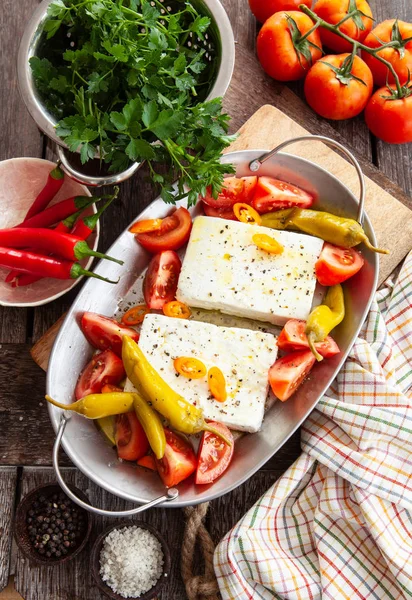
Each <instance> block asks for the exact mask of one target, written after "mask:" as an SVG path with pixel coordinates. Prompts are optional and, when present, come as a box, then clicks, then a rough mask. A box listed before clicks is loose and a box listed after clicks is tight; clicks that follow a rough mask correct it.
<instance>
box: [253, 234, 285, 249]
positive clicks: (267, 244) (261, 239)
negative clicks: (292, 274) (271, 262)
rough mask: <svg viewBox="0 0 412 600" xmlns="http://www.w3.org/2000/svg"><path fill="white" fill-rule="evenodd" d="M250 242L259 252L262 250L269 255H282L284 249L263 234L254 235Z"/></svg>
mask: <svg viewBox="0 0 412 600" xmlns="http://www.w3.org/2000/svg"><path fill="white" fill-rule="evenodd" d="M252 241H253V243H254V244H256V246H257V247H258V248H260V250H264V251H265V252H268V253H269V254H282V252H283V250H284V247H283V246H282V244H279V242H277V241H276V240H275V239H274V238H273V237H271V236H270V235H266V234H265V233H255V235H254V236H253V238H252Z"/></svg>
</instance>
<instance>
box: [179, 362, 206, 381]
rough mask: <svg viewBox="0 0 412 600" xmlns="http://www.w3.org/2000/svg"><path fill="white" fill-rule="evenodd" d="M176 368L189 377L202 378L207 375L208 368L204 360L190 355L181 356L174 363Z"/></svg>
mask: <svg viewBox="0 0 412 600" xmlns="http://www.w3.org/2000/svg"><path fill="white" fill-rule="evenodd" d="M173 365H174V368H175V370H176V371H177V372H178V373H179V374H180V375H183V377H186V378H187V379H202V377H206V373H207V369H206V367H205V365H204V364H203V363H202V361H200V360H198V359H197V358H192V357H189V356H179V358H176V359H175V361H174V363H173Z"/></svg>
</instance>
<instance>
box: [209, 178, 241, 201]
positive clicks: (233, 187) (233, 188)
mask: <svg viewBox="0 0 412 600" xmlns="http://www.w3.org/2000/svg"><path fill="white" fill-rule="evenodd" d="M244 190H245V182H244V180H243V179H240V178H238V177H226V179H225V180H224V182H223V188H222V191H221V192H220V194H219V195H218V197H217V198H213V196H212V193H211V190H210V188H207V192H206V196H205V197H204V198H202V200H203V202H205V203H206V204H208V205H209V206H211V207H212V208H230V207H232V206H233V205H234V204H236V202H242V201H243V192H244Z"/></svg>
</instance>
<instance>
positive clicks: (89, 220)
mask: <svg viewBox="0 0 412 600" xmlns="http://www.w3.org/2000/svg"><path fill="white" fill-rule="evenodd" d="M116 196H117V194H116V195H114V196H113V198H111V199H110V200H109V201H108V202H106V204H105V205H104V206H102V208H101V209H100V210H98V211H97V213H96V214H94V215H88V216H87V217H82V218H81V219H79V220H78V221H77V222H76V225H75V226H74V227H73V231H72V235H75V236H77V237H78V238H80V239H81V240H87V238H88V237H89V235H90V234H91V233H92V232H93V231H94V230H95V228H96V225H97V222H98V220H99V219H100V217H101V216H102V214H103V213H104V211H105V210H106V208H108V207H109V206H110V204H111V203H112V202H113V200H114V199H115V198H116Z"/></svg>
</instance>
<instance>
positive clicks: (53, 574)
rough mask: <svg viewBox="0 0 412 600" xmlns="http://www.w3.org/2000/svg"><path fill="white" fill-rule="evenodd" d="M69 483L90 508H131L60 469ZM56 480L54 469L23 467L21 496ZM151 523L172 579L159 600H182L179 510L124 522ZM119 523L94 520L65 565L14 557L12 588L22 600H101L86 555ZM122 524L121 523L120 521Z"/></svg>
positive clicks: (74, 472) (154, 512)
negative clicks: (165, 548)
mask: <svg viewBox="0 0 412 600" xmlns="http://www.w3.org/2000/svg"><path fill="white" fill-rule="evenodd" d="M63 476H64V478H65V480H66V481H67V482H69V483H72V484H74V485H75V486H76V487H78V488H79V489H81V490H82V491H84V492H85V494H86V495H87V496H88V498H89V500H90V502H91V504H94V505H97V506H100V507H102V508H105V509H108V510H127V509H130V508H132V507H133V506H134V505H133V504H132V503H130V502H126V501H124V500H121V499H120V498H117V497H115V496H112V495H111V494H109V493H108V492H106V491H104V490H102V489H101V488H99V487H97V486H96V485H95V484H94V483H92V482H91V481H89V480H88V479H87V478H86V477H85V476H84V475H83V474H82V473H80V471H78V470H77V469H63ZM54 480H55V475H54V471H53V469H44V468H41V469H40V468H35V467H26V468H24V469H23V475H22V480H21V493H22V496H24V495H25V494H27V492H29V491H30V490H31V489H33V488H35V487H36V486H38V485H42V484H43V483H47V482H50V481H54ZM124 520H125V521H126V520H127V521H130V522H133V521H135V520H140V521H144V522H147V523H150V524H151V525H153V526H154V527H156V528H157V529H158V530H159V531H160V532H161V533H162V535H163V536H164V537H165V539H166V542H167V544H168V546H169V548H170V551H171V556H172V569H171V576H170V579H169V581H168V584H166V586H165V591H164V592H162V593H161V594H160V595H159V596H158V600H183V599H184V598H185V590H184V585H183V581H182V579H181V576H180V548H181V544H182V536H183V529H184V515H183V511H181V510H180V509H175V510H173V509H156V510H151V511H148V512H147V513H143V515H141V516H140V517H136V518H127V519H124ZM116 522H120V521H119V520H118V519H117V520H116V519H110V518H107V517H98V518H94V522H93V531H92V535H91V538H90V541H89V543H88V544H87V546H86V548H85V550H84V551H83V552H82V553H81V554H80V555H79V556H78V557H76V558H75V559H73V560H72V561H70V562H69V563H67V564H66V565H62V566H57V567H47V568H44V567H37V566H34V565H30V564H29V562H28V560H27V559H25V558H24V557H23V556H22V555H21V553H20V552H18V554H17V563H16V575H15V587H16V590H17V592H19V593H20V594H21V595H22V596H23V598H24V600H86V599H87V600H101V599H102V594H101V592H100V591H99V590H98V588H97V587H96V586H95V584H94V581H93V579H92V576H91V570H90V565H89V560H88V558H89V555H90V551H91V547H92V544H93V542H94V540H95V539H96V537H97V536H98V535H99V534H100V533H101V532H102V531H103V530H104V529H105V528H106V527H108V526H109V525H112V524H113V523H116ZM122 522H123V520H122Z"/></svg>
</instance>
